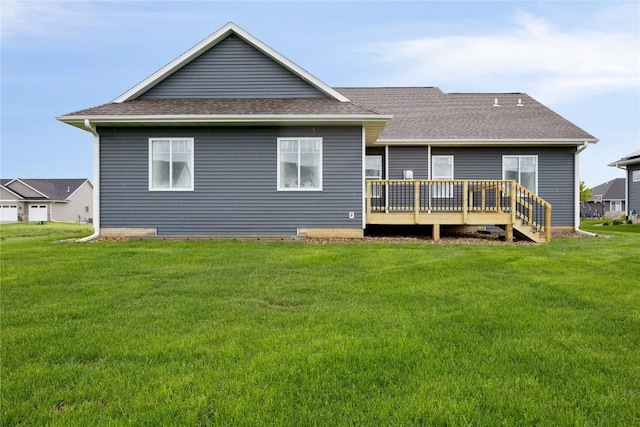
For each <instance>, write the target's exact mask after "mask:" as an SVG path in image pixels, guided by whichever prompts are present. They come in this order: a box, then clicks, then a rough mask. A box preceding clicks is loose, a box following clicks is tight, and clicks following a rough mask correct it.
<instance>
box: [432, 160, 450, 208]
mask: <svg viewBox="0 0 640 427" xmlns="http://www.w3.org/2000/svg"><path fill="white" fill-rule="evenodd" d="M431 178H432V179H433V180H445V179H446V180H453V156H431ZM433 185H434V187H435V188H434V192H433V197H439V198H451V197H453V184H445V183H442V182H439V183H438V182H437V183H434V184H433Z"/></svg>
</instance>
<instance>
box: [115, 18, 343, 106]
mask: <svg viewBox="0 0 640 427" xmlns="http://www.w3.org/2000/svg"><path fill="white" fill-rule="evenodd" d="M232 33H235V34H236V35H238V36H239V37H240V38H241V39H243V40H244V41H245V42H247V43H249V44H250V45H252V46H253V47H255V48H256V49H258V50H260V51H261V52H262V53H264V54H265V55H267V56H269V57H270V58H271V59H273V60H274V61H276V62H278V63H279V64H281V65H282V66H284V67H286V68H287V69H289V71H291V72H292V73H294V74H296V75H297V76H299V77H300V78H302V79H303V80H305V81H307V82H308V83H310V84H311V85H313V86H314V87H316V88H317V89H318V90H320V91H321V92H323V93H325V94H327V95H329V96H330V97H332V98H334V99H336V100H338V101H340V102H349V101H350V100H349V99H348V98H347V97H345V96H344V95H342V94H340V93H339V92H337V91H336V90H335V89H333V88H332V87H331V86H329V85H327V84H325V83H323V82H322V81H321V80H319V79H318V78H317V77H314V76H313V75H312V74H310V73H309V72H307V71H305V70H304V69H303V68H302V67H300V66H298V65H296V64H295V63H294V62H292V61H290V60H289V59H287V58H285V57H284V56H282V55H281V54H279V53H278V52H276V51H275V50H273V49H272V48H270V47H269V46H267V45H266V44H264V43H263V42H261V41H260V40H258V39H257V38H255V37H254V36H252V35H251V34H249V33H248V32H246V31H245V30H243V29H242V28H240V27H238V26H237V25H236V24H234V23H233V22H229V23H228V24H226V25H225V26H224V27H222V28H220V29H219V30H218V31H216V32H215V33H213V34H211V35H210V36H209V37H207V38H206V39H204V40H202V41H201V42H200V43H198V44H196V45H195V46H194V47H192V48H191V49H189V50H188V51H186V52H185V53H183V54H182V55H180V56H179V57H178V58H176V59H174V60H173V61H171V62H170V63H169V64H167V65H165V66H164V67H162V68H161V69H160V70H158V71H156V72H155V73H153V74H152V75H151V76H149V77H147V78H146V79H145V80H143V81H142V82H140V83H139V84H137V85H136V86H134V87H133V88H131V89H129V90H128V91H127V92H125V93H123V94H122V95H120V96H119V97H117V98H116V99H114V100H113V102H116V103H120V102H125V101H129V100H132V99H135V98H137V97H138V96H140V95H141V94H143V93H144V92H146V91H147V90H149V89H150V88H152V87H153V86H155V85H156V84H158V83H159V82H161V81H162V80H164V79H165V78H167V77H168V76H170V75H171V74H173V73H174V72H175V71H177V70H178V69H180V68H182V67H183V66H184V65H186V64H187V63H189V62H191V61H192V60H194V59H195V58H196V57H198V56H200V55H201V54H202V53H204V52H205V51H206V50H208V49H210V48H212V47H213V46H215V45H216V44H218V43H220V42H221V41H222V40H224V39H225V38H227V37H228V36H229V35H230V34H232Z"/></svg>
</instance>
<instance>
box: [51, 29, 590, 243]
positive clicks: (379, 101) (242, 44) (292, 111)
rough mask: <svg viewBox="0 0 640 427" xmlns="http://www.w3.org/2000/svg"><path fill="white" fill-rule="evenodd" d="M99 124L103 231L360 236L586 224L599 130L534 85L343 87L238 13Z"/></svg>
mask: <svg viewBox="0 0 640 427" xmlns="http://www.w3.org/2000/svg"><path fill="white" fill-rule="evenodd" d="M58 119H59V120H61V121H62V122H64V123H67V124H70V125H72V126H76V127H78V128H80V129H83V130H87V131H89V132H91V133H92V134H93V136H94V170H95V178H94V182H95V183H96V191H95V200H96V202H95V216H94V226H95V228H96V232H97V233H100V234H102V235H110V234H125V235H141V234H142V235H145V234H148V235H225V236H237V235H258V236H264V235H277V236H282V235H288V236H295V235H302V234H304V235H307V236H342V237H361V236H363V234H364V232H365V231H366V230H367V229H368V228H369V227H371V226H373V225H385V224H395V225H403V224H406V225H419V226H426V227H430V228H431V229H432V231H433V236H434V239H438V238H439V236H440V229H441V226H460V225H479V226H486V225H497V226H500V227H501V228H503V229H505V230H506V236H507V238H508V239H511V238H512V237H513V234H514V233H515V234H517V235H519V236H521V237H527V238H529V239H532V240H535V241H548V240H549V239H550V236H551V231H552V229H554V230H566V229H571V230H573V229H574V228H576V227H577V225H578V224H579V210H578V204H579V198H578V179H577V174H578V154H579V153H580V152H581V151H582V150H583V149H584V148H586V147H587V145H588V144H589V143H595V142H597V139H596V138H595V137H593V136H592V135H590V134H589V133H587V132H585V131H583V130H582V129H580V128H578V127H577V126H575V125H574V124H572V123H570V122H568V121H567V120H565V119H564V118H562V117H560V116H559V115H558V114H556V113H555V112H553V111H551V110H550V109H549V108H547V107H545V106H544V105H542V104H540V103H539V102H537V101H536V100H535V99H533V98H531V97H529V96H527V95H526V94H522V93H500V94H480V93H443V92H442V91H441V90H439V89H438V88H434V87H396V88H367V87H349V88H346V87H344V88H341V87H338V88H334V87H330V86H328V85H327V84H325V83H323V82H322V81H321V80H319V79H318V78H317V77H315V76H313V75H312V74H310V73H309V72H307V71H305V70H304V69H302V68H301V67H299V66H298V65H296V64H295V63H293V62H292V61H290V60H289V59H287V58H285V57H283V56H282V55H280V54H279V53H278V52H276V51H275V50H273V49H272V48H270V47H269V46H267V45H266V44H264V43H263V42H262V41H260V40H258V39H257V38H255V37H254V36H252V35H251V34H249V33H247V32H246V31H244V30H243V29H241V28H240V27H238V26H237V25H235V24H233V23H229V24H227V25H225V26H224V27H222V28H221V29H219V30H218V31H216V32H215V33H213V34H212V35H211V36H209V37H208V38H206V39H205V40H203V41H201V42H200V43H198V44H197V45H195V46H194V47H193V48H191V49H190V50H188V51H187V52H185V53H184V54H182V55H181V56H179V57H178V58H176V59H175V60H173V61H172V62H170V63H169V64H167V65H166V66H165V67H163V68H162V69H160V70H158V71H157V72H155V73H154V74H152V75H151V76H150V77H148V78H147V79H145V80H144V81H142V82H141V83H139V84H137V85H136V86H134V87H133V88H131V89H129V90H128V91H126V92H125V93H124V94H122V95H120V96H119V97H117V98H116V99H115V100H114V101H113V102H111V103H108V104H104V105H99V106H97V107H92V108H88V109H84V110H80V111H76V112H73V113H69V114H65V115H63V116H60V117H58Z"/></svg>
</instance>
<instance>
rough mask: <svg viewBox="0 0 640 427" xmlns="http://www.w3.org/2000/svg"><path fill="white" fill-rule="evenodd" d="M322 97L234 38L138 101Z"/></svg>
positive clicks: (173, 75)
mask: <svg viewBox="0 0 640 427" xmlns="http://www.w3.org/2000/svg"><path fill="white" fill-rule="evenodd" d="M320 97H326V95H325V94H323V93H322V92H320V91H319V90H318V89H316V88H315V87H313V86H311V85H310V84H309V83H307V82H306V81H304V80H302V79H301V78H299V77H298V76H296V75H295V74H293V73H292V72H290V71H289V70H287V69H286V68H284V67H283V66H282V65H280V64H278V63H277V62H275V61H274V60H273V59H271V58H269V57H268V56H267V55H265V54H263V53H262V52H260V51H258V50H257V49H255V48H254V47H253V46H251V45H249V44H247V43H246V42H245V41H244V40H242V39H240V38H238V37H237V36H235V35H232V36H230V37H228V38H227V39H225V40H223V41H221V42H220V43H218V44H217V45H215V46H214V47H212V48H211V49H209V50H208V51H206V52H204V53H203V54H202V55H200V56H199V57H198V58H196V59H194V60H193V61H191V62H190V63H188V64H187V65H185V66H184V67H182V68H181V69H179V70H178V71H176V72H175V73H174V74H172V75H171V76H169V77H167V78H166V79H165V80H163V81H162V82H160V83H159V84H157V85H156V86H154V87H153V88H151V89H150V90H148V91H147V92H146V93H144V94H143V95H141V96H140V98H320Z"/></svg>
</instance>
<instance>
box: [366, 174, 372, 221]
mask: <svg viewBox="0 0 640 427" xmlns="http://www.w3.org/2000/svg"><path fill="white" fill-rule="evenodd" d="M366 184H367V190H366V193H367V194H366V197H367V221H368V219H369V218H371V187H372V186H373V183H372V182H371V181H369V180H367V181H366Z"/></svg>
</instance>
